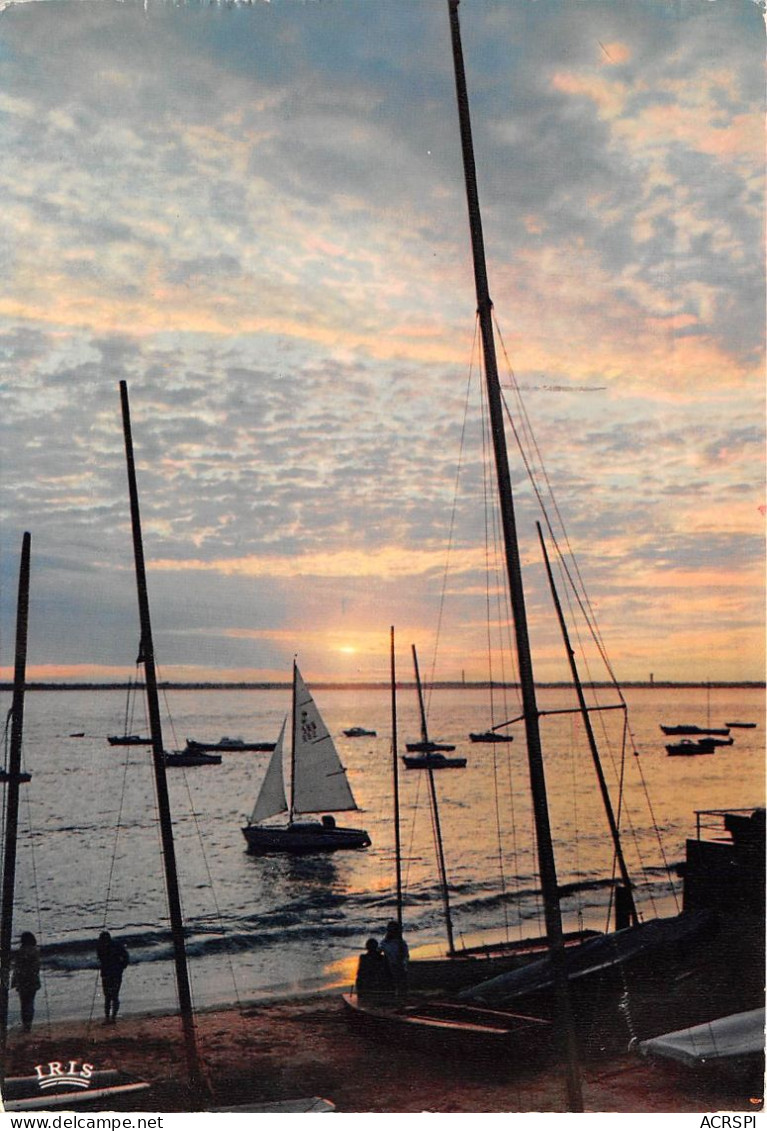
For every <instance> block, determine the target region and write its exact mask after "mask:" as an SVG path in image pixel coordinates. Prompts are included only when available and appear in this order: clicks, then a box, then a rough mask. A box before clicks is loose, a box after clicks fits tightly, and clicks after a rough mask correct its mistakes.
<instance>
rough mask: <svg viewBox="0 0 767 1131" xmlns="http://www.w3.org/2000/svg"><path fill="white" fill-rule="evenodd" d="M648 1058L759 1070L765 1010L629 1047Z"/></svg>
mask: <svg viewBox="0 0 767 1131" xmlns="http://www.w3.org/2000/svg"><path fill="white" fill-rule="evenodd" d="M629 1047H630V1048H631V1049H632V1050H636V1051H637V1052H639V1053H641V1054H642V1056H647V1057H662V1058H663V1059H666V1060H675V1061H677V1062H678V1063H679V1064H687V1065H689V1066H691V1067H703V1066H705V1065H709V1066H716V1067H728V1068H733V1067H739V1066H742V1067H743V1068H748V1067H755V1066H756V1065H757V1064H758V1063H759V1062H760V1060H761V1059H762V1058H763V1057H764V1006H762V1007H761V1008H759V1009H749V1010H747V1011H746V1012H745V1013H732V1014H730V1016H729V1017H718V1018H717V1019H716V1020H715V1021H707V1022H706V1023H705V1024H703V1025H693V1026H691V1027H690V1028H689V1029H677V1030H676V1031H675V1032H673V1033H664V1034H663V1035H662V1036H660V1037H652V1038H650V1039H649V1040H647V1041H638V1042H636V1043H633V1042H632V1044H631V1045H630V1046H629Z"/></svg>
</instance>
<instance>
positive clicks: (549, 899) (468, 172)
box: [447, 0, 583, 1111]
mask: <svg viewBox="0 0 767 1131" xmlns="http://www.w3.org/2000/svg"><path fill="white" fill-rule="evenodd" d="M459 2H460V0H447V3H448V12H449V17H450V34H451V40H452V47H453V63H454V67H455V87H456V97H457V101H458V118H459V123H460V131H461V149H462V152H463V167H464V178H465V182H466V197H467V204H468V211H469V230H470V234H471V248H472V257H473V262H474V282H475V288H476V295H477V313H478V317H479V325H480V335H481V339H482V353H483V356H484V361H485V382H486V385H487V399H488V408H489V413H490V427H491V431H492V435H493V450H494V454H495V468H496V476H497V479H498V494H499V499H500V511H501V526H502V529H503V538H504V546H505V551H506V568H507V573H508V579H509V597H510V600H511V606H512V610H513V613H514V634H515V639H516V650H517V662H518V666H519V676H520V683H521V688H522V705H523V710H524V721H525V735H526V739H527V758H528V766H529V772H530V787H531V791H532V796H533V812H534V819H535V831H536V838H537V844H538V867H539V870H540V875H541V888H542V891H543V900H544V914H545V921H546V933H547V936H548V940H549V947H550V949H551V960H552V966H553V971H554V979H555V985H556V995H557V1008H558V1015H559V1018H560V1021H561V1025H562V1033H563V1040H564V1044H565V1054H566V1064H567V1080H566V1083H567V1094H568V1102H569V1106H570V1108H571V1110H573V1111H581V1110H582V1108H583V1097H582V1093H581V1082H580V1074H579V1071H578V1064H577V1052H576V1042H575V1031H574V1026H573V1021H572V1011H571V1007H570V995H569V990H568V983H567V972H566V969H565V949H564V940H563V935H562V915H561V911H560V906H559V888H558V883H557V872H556V864H555V861H554V849H553V845H552V840H551V826H550V822H549V811H548V800H547V796H546V779H545V774H544V768H543V754H542V750H541V739H540V728H539V725H538V720H539V711H538V705H537V702H536V697H535V681H534V677H533V664H532V656H531V652H530V640H529V635H528V628H527V614H526V610H525V595H524V589H523V586H522V569H521V563H520V554H519V544H518V540H517V530H516V519H515V515H514V503H513V497H512V490H511V476H510V474H509V461H508V453H507V450H506V432H505V429H504V420H503V402H502V398H501V387H500V382H499V380H498V366H497V362H496V355H495V339H494V337H493V323H492V309H493V304H492V301H491V299H490V289H489V286H488V281H487V267H486V262H485V247H484V239H483V235H482V219H481V216H480V210H479V193H478V190H477V175H476V166H475V162H474V145H473V141H472V134H471V118H470V114H469V98H468V91H467V87H466V73H465V69H464V63H463V48H462V45H461V28H460V23H459V20H458V4H459Z"/></svg>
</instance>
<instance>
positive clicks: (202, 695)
mask: <svg viewBox="0 0 767 1131" xmlns="http://www.w3.org/2000/svg"><path fill="white" fill-rule="evenodd" d="M516 694H517V693H516V692H515V691H505V692H503V691H500V690H498V689H495V690H494V692H493V702H492V704H491V703H490V701H489V692H488V691H487V690H486V689H480V688H474V687H462V688H452V689H439V688H437V689H435V690H434V691H433V692H431V693H430V695H429V727H430V732H431V736H432V737H433V738H435V739H441V740H444V741H448V742H452V743H455V745H456V748H457V752H459V753H461V754H463V755H465V756H466V757H467V760H468V764H467V766H466V767H465V768H464V769H445V770H441V771H439V772H437V773H435V775H434V780H435V785H436V791H437V796H438V802H439V819H440V825H441V829H442V835H443V840H444V854H445V861H446V870H447V876H448V882H449V898H450V908H451V915H452V919H453V927H454V933H455V940H456V945H458V946H460V945H462V944H464V943H465V944H470V943H475V942H481V941H488V940H491V939H493V940H494V939H497V938H506V937H508V938H512V939H513V938H522V937H529V936H531V935H538V934H542V933H543V920H542V913H541V910H540V906H539V904H540V901H539V898H538V894H537V893H538V888H539V881H538V877H537V867H536V853H535V843H534V842H535V836H534V828H533V818H532V811H531V806H530V801H529V784H528V781H529V779H528V771H527V759H526V753H525V739H524V730H523V728H522V726H521V725H520V724H515V725H513V726H512V727H510V728H508V729H509V733H513V734H514V736H515V738H514V741H513V742H511V743H504V744H499V745H498V746H488V745H480V744H472V743H470V741H469V739H468V735H469V732H470V731H479V730H484V729H486V728H487V727H488V726H489V725H490V724H491V722H496V723H498V722H502V721H505V720H506V719H511V718H514V717H515V716H516V715H518V714H520V713H521V712H520V710H519V705H518V703H517V702H516ZM589 694H590V699H592V700H594V699H596V698H597V697H598V699H599V701H600V703H602V704H603V705H604V706H605V707H608V708H610V707H612V706H613V705H614V704H615V703H616V702H617V698H616V696H615V694H614V693H612V692H610V691H606V690H605V691H600V692H598V693H589ZM625 694H626V698H627V700H628V707H629V710H628V727H629V732H628V739H626V732H625V729H624V714H623V712H622V711H620V710H612V709H608V710H605V711H601V712H598V713H595V714H593V715H592V719H593V722H594V726H595V729H596V733H597V739H598V742H599V745H600V748H601V754H602V761H603V765H604V770H605V775H606V777H607V779H608V784H609V787H610V791H611V795H612V798H613V804H614V806H615V808H616V810H618V809H620V814H619V815H620V824H621V829H622V832H623V846H624V852H625V855H626V858H627V863H628V868H629V871H630V873H631V876H632V879H633V880H634V882H635V883H636V885H637V887H636V900H637V904H638V906H639V910H640V914H641V916H642V917H643V918H648V917H653V916H655V915H657V914H674V913H675V912H676V911H677V910H678V909H679V907H680V894H681V888H680V882H679V880H678V877H677V876H676V873H675V870H674V865H675V864H676V863H678V862H679V861H680V860H682V859H683V857H684V845H685V839H686V838H687V837H689V836H693V835H695V827H696V824H695V822H696V818H695V811H696V810H709V809H722V808H746V807H750V806H754V805H758V804H763V803H764V725H763V724H764V693H763V691H762V690H760V689H756V688H753V687H750V688H718V687H715V688H712V689H710V691H709V692H708V693H707V691H706V689H702V688H664V687H661V686H659V687H645V688H636V689H629V690H628V691H627V692H625ZM315 698H316V701H317V704H318V707H319V709H320V711H321V713H322V714H323V717H324V718H325V721H326V723H327V725H328V728H329V730H330V732H331V734H333V735H334V736H335V738H336V743H337V746H338V749H339V753H340V756H341V759H342V761H343V763H344V765H345V766H346V767H347V770H348V776H349V780H350V782H351V785H352V789H353V791H354V794H355V797H356V800H357V803H358V805H359V807H360V812H356V813H348V814H338V815H337V820H338V821H339V823H343V824H351V825H354V826H362V827H364V828H366V829H367V830H368V832H369V833H370V836H371V839H372V847H371V848H369V849H367V850H357V851H347V852H338V853H333V854H328V855H319V856H306V857H290V856H270V857H260V858H258V857H253V856H249V855H248V854H247V853H246V851H245V848H246V845H245V840H244V838H243V836H242V832H241V828H242V825H243V824H244V823H245V820H246V817H247V814H248V813H249V812H250V810H251V808H252V806H253V804H254V801H255V797H256V794H257V792H258V788H259V785H260V783H261V780H262V777H263V774H264V772H265V769H266V765H267V762H268V759H269V754H268V753H253V752H236V753H225V754H224V755H223V760H222V763H221V765H218V766H200V767H192V768H188V769H179V768H174V769H169V770H168V771H167V777H168V784H169V790H170V804H171V811H172V816H173V827H174V838H175V849H176V855H177V861H178V875H179V886H180V890H181V897H182V904H183V916H184V922H185V928H186V938H187V948H188V957H189V969H190V977H191V982H192V992H193V997H194V1001H195V1004H196V1006H198V1007H202V1006H212V1005H216V1004H232V1003H236V1002H244V1001H250V1000H254V999H263V998H267V997H270V996H289V995H291V994H295V993H303V992H307V991H309V990H314V989H328V988H330V987H332V986H336V985H348V983H349V982H351V980H352V978H353V971H354V967H355V964H356V956H357V955H358V954H359V952H360V951H361V950H362V949H363V947H364V943H365V940H366V938H367V937H368V936H370V935H375V936H378V937H380V936H381V934H382V932H383V930H384V928H385V925H386V922H387V921H388V920H389V919H390V918H391V917H392V916H393V915H394V914H395V913H396V901H395V874H396V870H395V848H394V845H395V835H394V830H395V819H394V805H393V781H394V774H393V760H392V727H391V696H390V692H389V690H388V689H386V688H380V689H372V690H369V689H361V688H357V689H348V688H347V689H344V690H340V689H328V690H322V689H317V690H316V691H315ZM0 699H2V700H3V707H4V709H5V710H6V711H7V709H8V707H9V706H10V701H11V696H10V694H9V693H4V694H3V695H2V696H0ZM539 706H540V707H541V708H542V709H543V710H544V711H552V712H556V711H565V712H571V711H572V709H573V708H574V707H575V706H576V704H575V701H574V696H573V693H572V691H570V690H568V689H565V688H560V689H545V688H544V689H542V690H541V691H540V693H539ZM124 709H125V692H124V691H120V690H95V691H93V690H88V691H73V690H58V691H36V692H28V693H27V696H26V703H25V726H24V767H25V769H27V770H28V771H29V772H31V774H32V780H31V782H30V783H29V784H27V785H23V786H22V787H21V807H20V822H19V838H18V865H17V882H16V901H15V916H14V939H15V940H16V942H17V941H18V937H19V935H20V933H21V931H23V930H31V931H32V932H33V933H34V934H35V935H36V936H37V938H38V941H39V942H40V944H41V947H42V953H43V974H42V978H43V988H42V990H41V992H40V993H39V994H38V999H37V1014H38V1019H39V1020H43V1019H45V1017H48V1018H49V1019H51V1020H57V1019H61V1018H65V1017H80V1018H87V1017H91V1016H96V1017H98V1015H99V1013H100V987H99V981H98V972H97V968H96V957H95V943H96V938H97V936H98V934H99V932H100V931H101V930H103V929H107V930H109V931H111V932H112V933H113V934H115V935H117V936H119V937H120V938H122V939H123V940H124V941H125V942H126V944H127V946H128V949H129V951H130V955H131V965H130V967H129V968H128V970H127V972H126V975H125V978H124V982H123V994H122V1001H123V1010H124V1012H142V1011H145V1010H161V1009H171V1010H172V1009H174V1008H175V1007H176V984H175V975H174V967H173V960H172V947H171V941H170V932H169V923H168V913H167V905H166V892H165V880H164V872H163V863H162V854H161V846H160V836H159V826H158V814H157V805H156V801H155V788H154V777H153V769H152V762H151V751H150V750H149V748H148V747H112V746H109V745H108V743H107V741H106V736H107V735H108V734H114V733H119V732H120V731H121V730H122V726H123V714H124ZM163 709H164V714H165V716H166V718H165V721H164V724H163V725H164V737H165V746H166V748H167V749H171V748H177V747H182V746H183V745H184V743H185V741H186V738H187V737H189V738H196V739H198V740H199V739H202V740H207V741H217V740H218V739H219V738H220V737H221V736H222V735H230V736H242V737H244V738H245V739H246V740H248V741H272V742H273V741H275V739H276V738H277V734H278V732H279V728H280V725H281V723H282V720H283V718H284V716H285V715H286V714H287V713H288V712H289V710H290V691H289V689H288V688H287V687H285V688H284V689H276V690H222V689H215V688H210V689H204V690H180V689H169V690H168V691H167V692H166V693H165V695H164V705H163ZM491 711H492V717H491ZM398 719H399V726H398V744H399V749H400V751H401V752H402V751H404V744H405V742H406V741H408V740H412V739H417V738H419V737H420V733H419V732H420V727H419V721H418V711H417V700H416V695H415V692H414V691H413V690H412V689H404V690H402V691H401V692H400V693H399V695H398ZM729 720H745V721H754V722H756V723H757V724H758V725H757V727H756V728H754V729H743V730H733V731H732V735H733V737H734V739H735V741H734V744H733V745H732V746H725V747H721V748H719V749H718V750H717V751H716V753H714V754H712V755H704V756H700V757H691V758H678V757H677V758H674V757H668V756H667V754H666V751H665V742H666V741H671V740H668V739H664V736H663V735H662V733H661V730H660V725H659V724H661V723H664V724H667V723H679V722H692V723H698V724H699V725H706V723H707V722H710V725H712V726H722V725H723V724H724V722H725V721H729ZM355 725H357V726H364V727H366V728H369V729H372V730H375V731H377V735H376V736H375V737H369V738H368V737H363V738H354V739H349V738H345V737H344V736H343V734H342V733H341V732H342V730H343V729H344V728H346V727H349V726H355ZM136 727H137V729H141V728H142V724H141V723H137V724H136ZM541 733H542V742H543V747H544V757H545V772H546V783H547V791H548V801H549V810H550V815H551V827H552V834H553V839H554V849H555V857H556V864H557V872H558V879H559V883H560V885H562V886H563V887H564V888H565V894H564V896H563V914H564V919H565V928H566V929H569V928H575V927H579V926H592V927H596V928H599V929H604V928H605V926H607V925H608V923H607V919H608V916H609V912H610V881H611V877H612V876H613V875H614V873H615V868H614V861H613V851H612V845H611V841H610V837H609V831H608V825H607V820H606V818H605V816H604V809H603V807H602V802H601V800H600V796H599V790H598V787H597V783H596V777H595V773H594V769H593V764H592V759H591V755H590V753H589V751H588V747H587V745H586V744H585V742H584V734H583V725H582V723H581V721H580V718H579V717H578V715H577V714H573V713H562V714H557V713H553V714H545V715H544V716H543V718H542V719H541ZM398 765H399V773H398V777H399V793H400V838H401V858H402V884H403V889H404V900H405V908H404V920H405V929H406V937H407V939H408V941H409V943H410V946H411V950H413V951H419V950H420V949H421V948H424V949H425V950H426V951H430V952H439V951H440V950H442V949H444V946H445V925H444V908H443V900H442V896H441V893H440V888H439V883H438V875H437V867H436V855H435V845H434V824H433V817H432V814H431V811H430V806H429V796H428V782H427V775H426V774H425V773H424V772H423V771H418V770H406V769H405V768H404V766H403V765H402V762H401V759H400V760H399V763H398ZM621 780H622V782H623V787H622V791H621V789H620V786H619V782H620V781H621ZM619 797H620V803H619ZM16 1010H17V1001H16V995H15V994H12V995H11V1016H10V1021H11V1024H12V1025H15V1024H17V1023H18V1017H17V1015H16Z"/></svg>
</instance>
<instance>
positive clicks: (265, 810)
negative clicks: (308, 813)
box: [250, 719, 288, 825]
mask: <svg viewBox="0 0 767 1131" xmlns="http://www.w3.org/2000/svg"><path fill="white" fill-rule="evenodd" d="M286 722H287V719H283V723H282V729H281V730H280V737H279V738H278V739H277V745H276V746H275V748H274V750H273V752H272V756H271V758H270V759H269V765H268V766H267V768H266V775H265V777H264V780H263V781H262V783H261V789H260V790H259V791H258V797H257V798H256V804H255V805H254V807H253V812H252V813H251V815H250V823H251V825H255V824H257V823H258V821H265V820H266V818H267V817H274V815H275V814H276V813H285V812H286V811H287V808H288V803H287V801H286V800H285V781H284V778H283V776H282V745H283V741H284V738H285V723H286Z"/></svg>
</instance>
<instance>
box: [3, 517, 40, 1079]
mask: <svg viewBox="0 0 767 1131" xmlns="http://www.w3.org/2000/svg"><path fill="white" fill-rule="evenodd" d="M31 544H32V537H31V535H30V534H29V533H28V532H27V533H25V534H24V537H23V538H22V542H21V563H20V566H19V595H18V603H17V610H16V661H15V667H14V673H13V701H12V704H11V749H10V756H9V760H8V793H7V796H6V809H5V814H6V815H5V851H4V854H3V898H2V909H1V910H0V1082H2V1081H3V1080H4V1079H5V1061H6V1053H7V1041H8V993H9V990H10V985H11V945H12V942H13V902H14V895H15V888H16V841H17V838H18V828H19V784H20V780H21V739H22V732H23V727H24V689H25V684H26V678H27V675H26V672H27V622H28V619H29V562H30V550H31Z"/></svg>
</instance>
